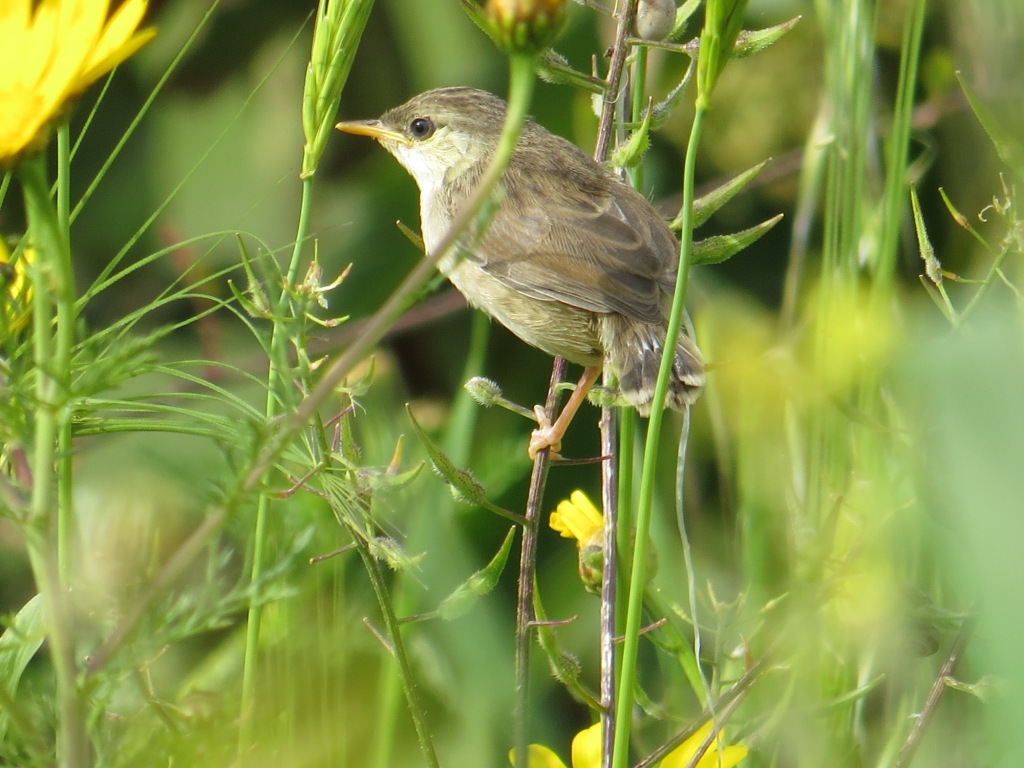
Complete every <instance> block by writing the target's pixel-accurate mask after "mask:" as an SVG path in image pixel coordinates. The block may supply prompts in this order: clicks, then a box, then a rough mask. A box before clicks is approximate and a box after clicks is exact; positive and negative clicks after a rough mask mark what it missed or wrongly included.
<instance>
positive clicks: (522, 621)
mask: <svg viewBox="0 0 1024 768" xmlns="http://www.w3.org/2000/svg"><path fill="white" fill-rule="evenodd" d="M565 368H566V363H565V360H563V359H562V358H560V357H556V358H555V362H554V364H553V365H552V367H551V383H550V386H549V387H548V397H547V402H546V403H545V406H544V407H545V410H546V411H547V413H548V416H549V417H551V416H553V415H554V412H555V407H556V405H557V403H558V390H557V386H558V384H559V383H560V382H561V381H562V379H563V378H564V377H565ZM549 466H550V462H549V461H548V451H541V452H540V453H538V454H537V458H536V459H534V461H533V472H532V474H531V475H530V491H529V494H528V495H527V499H526V515H525V517H526V523H525V524H524V525H523V544H522V548H521V549H520V551H519V588H518V591H517V595H516V658H515V670H516V671H515V675H516V711H515V718H514V721H515V722H514V728H515V733H514V735H513V746H514V750H515V768H526V766H528V765H529V762H530V761H529V755H528V754H527V745H528V744H529V738H528V722H527V719H528V713H529V711H530V688H529V680H530V626H531V624H532V623H533V619H534V614H533V604H534V603H533V598H534V575H535V574H534V569H535V566H536V562H537V520H538V518H539V517H540V505H541V501H542V500H543V498H544V485H545V483H546V482H547V477H548V467H549Z"/></svg>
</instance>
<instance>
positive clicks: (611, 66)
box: [594, 0, 640, 161]
mask: <svg viewBox="0 0 1024 768" xmlns="http://www.w3.org/2000/svg"><path fill="white" fill-rule="evenodd" d="M639 2H640V0H629V1H628V2H627V3H626V4H625V5H624V6H623V8H622V15H621V17H620V18H619V26H618V28H617V29H616V32H615V45H614V46H613V48H612V58H611V61H610V62H609V63H608V78H607V81H606V82H607V85H605V89H604V102H603V104H602V105H601V121H600V123H599V124H598V132H597V142H596V145H595V147H594V157H596V158H597V159H598V161H600V160H603V159H604V158H605V157H606V156H607V155H608V147H609V145H610V144H611V139H612V127H613V126H614V124H615V120H614V118H615V107H616V103H617V102H618V99H619V83H620V82H621V81H622V71H623V69H625V65H626V54H627V53H628V52H629V45H627V41H628V39H629V30H630V29H632V28H633V19H635V18H636V7H637V5H638V4H639Z"/></svg>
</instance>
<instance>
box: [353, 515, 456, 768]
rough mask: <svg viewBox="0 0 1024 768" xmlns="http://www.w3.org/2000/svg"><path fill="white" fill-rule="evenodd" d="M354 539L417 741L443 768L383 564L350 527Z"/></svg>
mask: <svg viewBox="0 0 1024 768" xmlns="http://www.w3.org/2000/svg"><path fill="white" fill-rule="evenodd" d="M350 530H351V532H352V536H353V538H354V539H355V541H357V542H358V543H359V547H358V549H359V556H360V557H361V558H362V560H363V565H364V566H365V568H366V573H367V575H368V576H369V577H370V583H371V584H372V585H373V592H374V594H375V596H376V597H377V604H378V605H379V606H380V610H381V615H382V616H383V618H384V628H385V630H386V631H387V636H388V638H389V639H390V640H391V648H392V650H393V651H394V656H395V661H397V662H398V670H399V674H398V676H399V678H400V679H401V681H402V689H403V690H404V692H405V701H406V705H407V706H408V707H409V715H410V717H411V718H412V722H413V727H414V728H415V729H416V738H417V740H418V741H419V744H420V750H421V751H422V752H423V756H424V757H425V758H426V760H427V765H429V766H431V768H440V763H439V762H438V760H437V753H436V752H435V750H434V744H433V741H432V740H431V738H430V730H429V729H428V728H427V717H426V711H425V710H424V709H423V704H422V702H421V701H420V698H419V694H418V693H417V692H416V685H415V684H414V683H413V674H412V668H411V667H410V666H409V657H408V655H407V654H406V652H405V643H404V642H403V641H402V634H401V627H400V626H399V624H398V617H397V615H396V614H395V610H394V606H393V604H392V599H391V596H390V595H389V594H388V588H387V584H386V583H385V581H384V576H383V574H381V571H380V563H379V562H378V561H377V559H376V558H375V557H374V556H373V553H371V552H370V549H369V546H368V545H367V543H366V542H365V541H364V540H363V539H362V538H360V534H359V531H358V530H356V529H355V528H350Z"/></svg>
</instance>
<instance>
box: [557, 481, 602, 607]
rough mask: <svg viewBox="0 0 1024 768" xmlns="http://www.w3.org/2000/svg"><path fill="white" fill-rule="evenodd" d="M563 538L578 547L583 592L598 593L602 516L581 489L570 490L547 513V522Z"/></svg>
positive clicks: (599, 585)
mask: <svg viewBox="0 0 1024 768" xmlns="http://www.w3.org/2000/svg"><path fill="white" fill-rule="evenodd" d="M548 524H549V525H550V526H551V527H552V528H553V529H554V530H556V531H558V532H559V533H561V534H562V536H563V537H564V538H567V539H576V543H577V545H578V546H579V550H580V554H579V572H580V580H581V581H582V582H583V586H584V587H586V589H587V591H589V592H595V593H598V594H600V592H601V572H602V570H603V568H604V516H603V515H602V514H601V513H600V512H599V511H598V509H597V507H595V506H594V504H593V502H591V501H590V499H588V498H587V495H586V494H585V493H584V492H583V491H573V492H572V494H571V495H570V496H569V499H568V500H567V501H563V502H561V503H559V505H558V511H556V512H552V513H551V520H550V522H549V523H548Z"/></svg>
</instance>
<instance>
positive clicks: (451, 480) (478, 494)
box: [405, 405, 525, 525]
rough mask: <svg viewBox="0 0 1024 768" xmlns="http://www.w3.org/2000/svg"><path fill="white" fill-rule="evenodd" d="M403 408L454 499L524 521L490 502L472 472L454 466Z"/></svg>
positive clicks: (407, 409) (408, 409) (517, 520)
mask: <svg viewBox="0 0 1024 768" xmlns="http://www.w3.org/2000/svg"><path fill="white" fill-rule="evenodd" d="M405 410H406V412H407V413H408V414H409V421H411V422H412V426H413V430H414V431H415V432H416V437H418V438H419V440H420V443H422V444H423V447H424V449H426V451H427V457H428V458H429V459H430V463H431V464H432V465H433V467H434V470H435V471H436V472H437V474H439V475H440V476H441V478H442V479H443V480H444V481H445V483H446V484H447V485H448V489H449V490H450V491H451V493H452V497H453V498H454V499H455V500H456V501H459V502H461V503H463V504H471V505H473V506H477V507H483V508H484V509H486V510H488V511H490V512H493V513H495V514H496V515H500V516H501V517H504V518H506V519H507V520H512V521H513V522H515V523H518V524H520V525H522V524H523V523H524V522H525V521H524V520H523V518H522V516H520V515H517V514H515V513H514V512H509V511H508V510H507V509H502V508H501V507H499V506H498V505H496V504H493V503H491V501H490V500H489V499H488V498H487V492H486V491H485V490H484V487H483V486H482V485H481V484H480V483H478V482H477V480H476V478H474V477H473V475H472V473H470V472H469V471H468V470H465V469H461V468H459V467H457V466H455V462H453V461H452V460H451V459H450V458H448V455H447V454H446V453H445V452H444V451H442V450H441V449H440V448H439V447H438V446H437V444H436V443H435V442H434V441H433V440H431V439H430V436H429V435H428V434H427V433H426V431H425V430H424V429H423V427H421V426H420V425H419V423H418V422H417V421H416V418H415V417H414V416H413V415H412V409H411V408H410V407H409V406H408V405H407V406H406V407H405Z"/></svg>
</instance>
